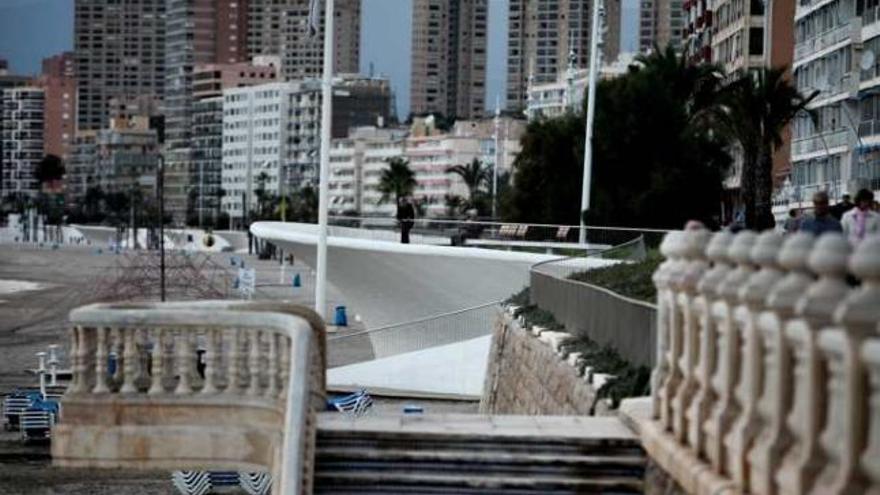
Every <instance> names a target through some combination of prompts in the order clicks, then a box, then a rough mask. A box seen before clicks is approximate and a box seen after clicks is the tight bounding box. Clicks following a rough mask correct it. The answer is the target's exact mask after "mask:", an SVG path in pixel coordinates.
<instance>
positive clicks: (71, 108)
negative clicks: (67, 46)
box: [38, 52, 76, 160]
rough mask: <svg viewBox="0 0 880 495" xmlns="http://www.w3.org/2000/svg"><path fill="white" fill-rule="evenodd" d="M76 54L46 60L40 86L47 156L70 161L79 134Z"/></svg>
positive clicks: (39, 81) (44, 60)
mask: <svg viewBox="0 0 880 495" xmlns="http://www.w3.org/2000/svg"><path fill="white" fill-rule="evenodd" d="M74 67H75V62H74V58H73V53H71V52H64V53H61V54H59V55H55V56H53V57H49V58H45V59H43V72H42V74H41V75H40V78H39V79H38V84H39V86H40V87H41V88H43V91H44V97H45V103H44V105H45V116H44V117H45V118H44V120H43V134H44V136H43V137H44V140H43V141H44V142H43V144H44V147H45V153H46V154H47V155H48V154H52V155H56V156H58V157H60V158H61V159H63V160H67V159H68V158H69V156H70V153H71V151H72V149H71V147H72V146H73V138H74V134H75V133H76V78H75V76H74V74H75V68H74Z"/></svg>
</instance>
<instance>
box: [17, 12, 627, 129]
mask: <svg viewBox="0 0 880 495" xmlns="http://www.w3.org/2000/svg"><path fill="white" fill-rule="evenodd" d="M362 1H363V20H362V32H361V36H362V40H361V47H362V52H361V71H362V72H363V73H365V74H368V73H369V72H370V68H371V65H372V68H373V73H374V74H384V75H387V76H388V77H390V78H391V84H392V87H393V89H394V92H395V95H396V98H397V110H398V114H399V115H400V117H401V118H405V117H406V116H407V113H409V78H410V52H411V50H410V48H411V45H410V38H411V29H412V1H411V0H362ZM606 1H616V0H606ZM622 1H623V2H624V8H623V19H624V20H623V23H624V29H623V32H622V36H621V48H622V49H624V50H632V49H633V48H634V46H635V28H636V21H637V20H636V18H635V15H634V14H635V13H636V8H637V7H636V6H637V0H622ZM73 3H74V0H0V58H6V59H8V60H9V64H10V66H11V69H12V71H13V72H15V73H20V74H36V73H38V72H39V71H40V61H41V60H42V59H43V58H45V57H48V56H50V55H54V54H56V53H60V52H63V51H65V50H71V49H72V48H73ZM507 5H508V0H489V53H488V56H489V61H488V67H487V73H488V76H487V81H486V88H487V89H486V91H487V94H486V105H487V106H488V107H489V108H492V109H494V107H495V99H496V96H497V95H500V99H501V104H502V105H504V86H505V74H506V68H505V66H506V63H507V60H506V53H505V47H506V44H507V43H506V42H507Z"/></svg>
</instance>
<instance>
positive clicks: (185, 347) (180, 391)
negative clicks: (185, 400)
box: [174, 330, 194, 395]
mask: <svg viewBox="0 0 880 495" xmlns="http://www.w3.org/2000/svg"><path fill="white" fill-rule="evenodd" d="M174 353H175V355H176V357H177V360H176V363H175V364H176V368H177V374H178V375H179V376H180V379H179V380H178V381H177V387H176V388H175V389H174V393H175V394H177V395H189V394H191V393H192V371H193V370H192V365H193V360H194V354H193V352H192V340H191V335H190V334H189V332H187V331H186V330H178V331H176V332H175V335H174Z"/></svg>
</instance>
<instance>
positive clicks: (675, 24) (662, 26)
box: [639, 0, 702, 52]
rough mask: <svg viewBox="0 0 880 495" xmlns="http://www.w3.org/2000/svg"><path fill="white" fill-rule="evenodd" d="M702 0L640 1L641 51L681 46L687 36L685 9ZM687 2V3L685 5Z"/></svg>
mask: <svg viewBox="0 0 880 495" xmlns="http://www.w3.org/2000/svg"><path fill="white" fill-rule="evenodd" d="M700 1H702V0H692V1H687V2H682V0H641V1H640V3H639V51H640V52H649V51H651V50H653V49H654V46H658V47H660V48H661V49H662V48H665V47H666V46H667V45H672V46H673V47H675V48H676V49H679V48H681V46H682V41H683V39H684V37H685V33H684V30H685V24H686V20H685V11H686V9H687V8H689V6H690V5H696V4H697V3H698V2H700ZM685 4H687V5H685Z"/></svg>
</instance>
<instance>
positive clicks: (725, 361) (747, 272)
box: [704, 231, 757, 473]
mask: <svg viewBox="0 0 880 495" xmlns="http://www.w3.org/2000/svg"><path fill="white" fill-rule="evenodd" d="M756 238H757V235H756V234H755V233H754V232H750V231H743V232H739V233H738V234H736V236H735V237H734V238H733V243H732V244H731V245H730V249H729V250H728V253H727V256H728V258H730V260H731V261H733V262H734V263H735V264H736V267H735V268H734V269H733V270H731V271H730V272H729V273H728V274H727V276H725V277H724V280H722V281H721V283H720V284H719V285H718V296H719V297H718V300H717V301H715V302H714V303H713V304H712V318H713V319H714V320H715V328H716V329H717V331H718V337H719V338H718V349H717V356H716V357H717V367H716V370H715V374H714V375H713V377H712V391H713V392H714V393H715V396H716V397H717V399H716V401H715V404H714V405H713V407H712V411H711V413H710V414H709V418H708V419H707V420H706V424H705V428H704V433H705V434H706V456H707V457H708V458H709V462H710V463H711V464H712V469H713V470H715V472H718V473H722V472H723V471H724V469H725V468H726V466H727V456H726V452H725V447H724V437H725V436H726V435H727V433H728V432H729V430H730V427H731V426H732V424H733V421H734V419H735V418H736V417H737V415H738V414H739V408H738V404H737V402H736V400H735V398H734V390H735V388H736V384H737V379H738V378H739V365H740V355H739V351H740V329H739V326H738V325H737V323H736V322H735V321H734V315H733V312H734V308H736V306H738V305H739V288H740V286H742V285H743V284H745V283H746V281H747V280H748V278H749V277H750V276H751V274H752V273H753V272H754V266H753V264H752V258H751V250H752V246H753V245H754V243H755V239H756Z"/></svg>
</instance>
